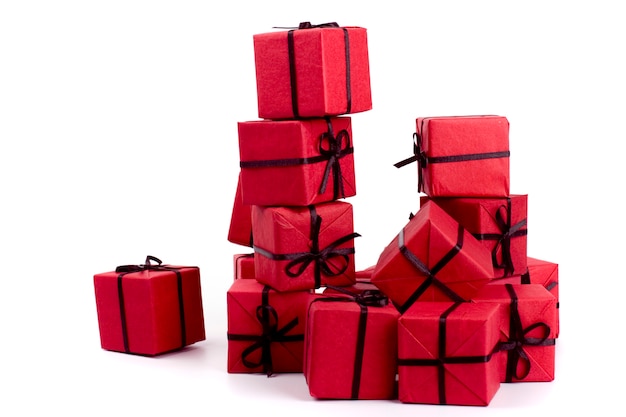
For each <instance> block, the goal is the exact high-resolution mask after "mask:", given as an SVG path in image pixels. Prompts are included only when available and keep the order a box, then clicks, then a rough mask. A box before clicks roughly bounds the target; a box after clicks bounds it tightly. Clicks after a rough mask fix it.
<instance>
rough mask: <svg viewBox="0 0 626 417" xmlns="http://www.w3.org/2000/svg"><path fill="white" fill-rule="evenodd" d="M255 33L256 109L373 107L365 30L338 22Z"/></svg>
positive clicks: (280, 112)
mask: <svg viewBox="0 0 626 417" xmlns="http://www.w3.org/2000/svg"><path fill="white" fill-rule="evenodd" d="M323 26H324V27H316V26H313V25H310V24H309V23H308V22H305V23H303V24H301V25H300V27H299V28H294V29H291V30H281V31H275V32H268V33H261V34H257V35H254V37H253V41H254V42H253V43H254V61H255V70H256V84H257V101H258V114H259V117H260V118H263V119H298V118H315V117H324V116H337V115H341V114H349V113H358V112H363V111H366V110H370V109H371V108H372V94H371V88H370V72H369V57H368V47H367V31H366V29H365V28H361V27H356V26H346V27H339V26H338V25H337V24H336V23H333V24H325V25H323Z"/></svg>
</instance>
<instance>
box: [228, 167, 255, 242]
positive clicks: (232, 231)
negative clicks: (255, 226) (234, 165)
mask: <svg viewBox="0 0 626 417" xmlns="http://www.w3.org/2000/svg"><path fill="white" fill-rule="evenodd" d="M250 211H251V209H250V205H249V204H244V203H243V197H242V193H241V173H239V176H238V177H237V190H236V192H235V198H234V200H233V210H232V213H231V217H230V225H229V228H228V241H229V242H231V243H235V244H238V245H242V246H250V247H251V246H252V219H251V214H250Z"/></svg>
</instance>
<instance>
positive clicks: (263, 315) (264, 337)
mask: <svg viewBox="0 0 626 417" xmlns="http://www.w3.org/2000/svg"><path fill="white" fill-rule="evenodd" d="M310 295H311V292H310V291H292V292H277V291H275V290H273V289H271V288H270V287H269V286H267V285H263V284H261V283H259V282H257V281H256V280H253V279H238V280H235V281H234V282H233V283H232V284H231V286H230V288H229V289H228V291H227V294H226V299H227V311H228V336H227V337H228V372H229V373H265V374H267V375H268V376H270V375H272V374H274V373H294V372H295V373H297V372H302V366H303V351H304V328H305V322H306V312H307V309H308V306H309V301H310V299H309V296H310Z"/></svg>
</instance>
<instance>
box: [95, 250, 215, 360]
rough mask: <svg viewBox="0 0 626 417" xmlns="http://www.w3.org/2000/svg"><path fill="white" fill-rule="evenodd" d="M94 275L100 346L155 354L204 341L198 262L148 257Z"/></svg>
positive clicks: (134, 352)
mask: <svg viewBox="0 0 626 417" xmlns="http://www.w3.org/2000/svg"><path fill="white" fill-rule="evenodd" d="M152 262H156V264H153V263H152ZM93 280H94V289H95V296H96V307H97V314H98V325H99V329H100V341H101V345H102V348H103V349H106V350H112V351H117V352H124V353H132V354H137V355H145V356H156V355H159V354H162V353H166V352H171V351H174V350H178V349H181V348H183V347H185V346H187V345H191V344H193V343H196V342H199V341H202V340H205V331H204V315H203V309H202V292H201V287H200V270H199V268H198V267H195V266H173V265H162V264H161V261H160V260H159V259H158V258H155V257H153V256H148V257H147V259H146V263H145V264H144V265H122V266H119V267H117V268H116V270H115V271H113V272H105V273H100V274H95V275H94V278H93Z"/></svg>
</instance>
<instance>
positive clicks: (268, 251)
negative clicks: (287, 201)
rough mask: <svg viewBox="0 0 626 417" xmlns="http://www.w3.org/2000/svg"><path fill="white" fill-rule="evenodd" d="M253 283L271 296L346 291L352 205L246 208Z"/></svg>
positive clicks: (351, 268)
mask: <svg viewBox="0 0 626 417" xmlns="http://www.w3.org/2000/svg"><path fill="white" fill-rule="evenodd" d="M252 229H253V233H254V253H255V255H254V270H255V274H256V280H257V281H259V282H261V283H263V284H267V285H269V286H270V287H272V288H274V289H276V290H277V291H300V290H308V289H317V288H320V287H321V286H325V285H327V284H330V285H335V286H348V285H352V284H354V283H355V282H356V280H355V278H354V238H355V237H358V236H360V235H359V234H358V233H354V226H353V212H352V205H351V204H350V203H347V202H345V201H333V202H329V203H321V204H317V205H311V206H308V207H262V206H253V207H252Z"/></svg>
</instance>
